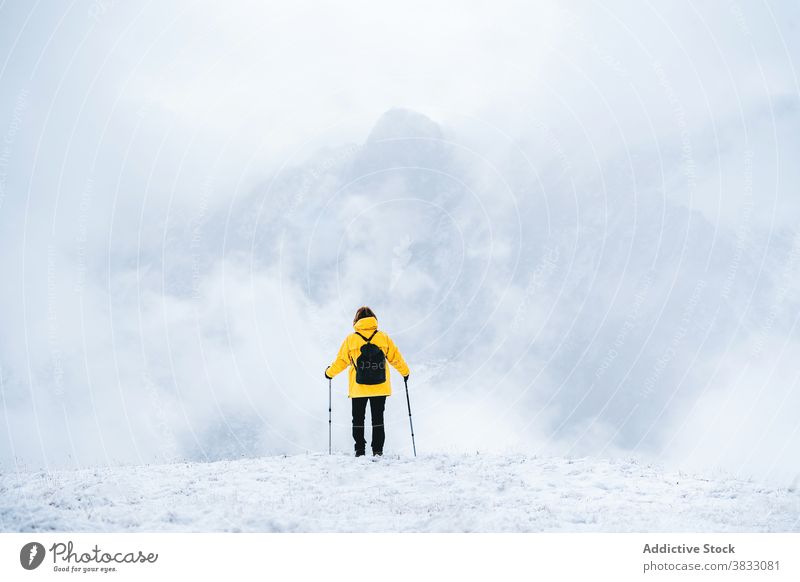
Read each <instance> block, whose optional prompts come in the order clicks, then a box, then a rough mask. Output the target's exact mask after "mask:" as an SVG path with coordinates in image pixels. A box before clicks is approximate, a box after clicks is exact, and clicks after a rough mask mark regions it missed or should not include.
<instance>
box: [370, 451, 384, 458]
mask: <svg viewBox="0 0 800 582" xmlns="http://www.w3.org/2000/svg"><path fill="white" fill-rule="evenodd" d="M372 456H373V457H382V456H383V451H372Z"/></svg>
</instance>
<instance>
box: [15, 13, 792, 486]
mask: <svg viewBox="0 0 800 582" xmlns="http://www.w3.org/2000/svg"><path fill="white" fill-rule="evenodd" d="M799 18H800V9H798V8H797V6H796V5H795V4H794V3H791V2H763V3H741V4H738V3H735V2H733V3H725V4H720V3H717V2H678V3H670V4H669V6H664V5H655V4H654V5H651V4H649V3H642V2H614V3H611V4H609V3H605V2H603V3H599V2H597V3H592V2H568V3H563V2H551V3H547V2H541V3H534V4H531V3H526V2H474V3H464V4H462V3H459V4H458V5H456V4H454V3H451V4H449V5H447V4H441V5H437V6H433V7H432V6H430V5H429V3H422V2H419V3H417V2H413V3H403V4H397V3H381V2H348V3H344V4H343V3H334V2H313V3H311V2H293V3H284V4H282V5H281V6H279V7H278V6H270V5H269V3H267V4H265V3H263V2H226V3H224V5H223V4H219V3H211V2H203V3H201V2H158V3H156V2H150V3H147V4H145V3H138V4H133V5H129V4H128V3H121V2H114V1H95V2H73V3H71V4H67V3H60V2H36V3H32V2H21V1H20V2H6V3H4V4H3V5H2V6H1V7H0V140H2V141H1V142H0V148H2V149H1V150H0V244H2V247H3V248H4V249H5V250H4V251H3V252H2V254H0V269H1V270H2V271H1V272H2V273H3V277H4V284H3V285H2V287H0V321H2V322H3V323H2V325H0V382H2V383H1V384H0V388H2V397H3V400H2V403H0V404H1V405H2V409H3V412H4V416H3V421H2V422H3V424H5V425H6V430H3V431H0V461H2V462H3V463H4V464H5V465H6V466H8V465H9V464H14V463H17V464H21V465H24V466H37V467H38V466H74V465H91V464H97V463H103V464H106V463H118V462H145V461H147V462H149V461H153V460H175V459H182V458H193V459H213V458H223V457H230V456H237V455H241V454H245V455H254V454H267V453H277V452H281V453H285V452H292V453H297V452H301V451H305V450H320V449H323V448H324V447H325V446H326V444H327V443H325V439H326V436H327V435H326V431H325V424H326V420H327V419H325V413H326V412H327V410H326V403H327V394H326V389H327V386H326V385H325V384H324V382H323V381H321V378H322V376H321V371H322V370H323V369H324V368H325V366H326V365H327V364H328V363H330V360H331V359H332V357H333V355H334V354H335V352H336V349H337V348H338V346H339V343H340V342H341V340H342V338H343V337H344V335H345V334H346V333H347V332H348V331H349V326H350V321H351V319H352V313H353V312H354V310H355V308H357V307H358V306H359V305H361V304H364V303H368V304H371V305H373V307H375V309H376V311H378V315H379V318H380V321H381V325H382V327H383V328H384V329H386V330H387V331H388V332H389V333H391V334H392V335H393V336H394V337H395V339H396V340H397V342H398V344H399V346H400V348H401V349H402V350H403V351H404V352H405V353H406V356H407V359H408V361H409V364H410V365H411V367H412V370H413V373H412V378H413V379H414V380H413V381H412V384H411V385H412V389H413V397H414V402H415V403H416V409H415V420H416V423H417V424H418V425H419V431H418V436H419V445H420V448H421V449H422V450H441V449H448V450H476V449H478V450H480V449H485V450H507V449H519V450H525V451H528V452H537V453H547V454H570V455H582V454H591V455H625V456H629V455H633V456H636V455H640V456H641V457H642V458H643V459H645V460H647V461H656V462H664V463H668V464H674V465H676V466H680V467H685V468H687V469H690V470H703V471H711V470H717V469H718V470H722V471H727V472H732V473H735V474H739V475H741V476H747V477H755V478H759V479H764V480H776V481H779V482H783V483H787V482H792V481H793V480H794V479H795V478H796V476H797V474H798V472H800V466H798V461H797V459H798V455H797V453H798V447H800V428H798V427H800V425H799V424H798V423H797V420H796V414H795V411H796V410H797V409H798V405H800V396H798V385H797V380H798V376H797V369H796V361H797V357H798V356H800V344H798V335H797V329H796V327H795V323H796V316H797V314H798V313H799V312H800V310H798V307H800V296H799V295H798V293H799V292H800V276H798V269H800V239H798V237H797V233H796V225H797V224H798V218H800V192H798V186H800V174H799V172H800V167H799V166H798V165H797V164H796V163H795V162H796V160H797V159H798V156H800V141H799V140H798V139H797V135H800V133H799V131H800V109H799V108H798V105H800V103H798V96H799V94H800V84H799V83H798V76H797V70H796V67H797V64H798V56H800V47H798V42H800V41H798V38H800V35H798V22H799V20H798V19H799ZM395 380H397V377H395ZM399 385H401V384H399ZM397 386H398V385H397V384H396V388H397ZM335 389H336V390H337V392H336V397H337V400H336V401H335V405H334V409H335V415H336V422H337V431H336V445H337V446H338V447H339V449H340V450H349V449H350V447H351V445H350V442H349V437H348V433H349V431H348V428H347V423H348V421H349V418H348V406H349V403H348V402H347V401H346V399H345V398H344V394H345V379H344V376H343V377H341V378H337V379H336V381H335ZM403 404H404V403H403V402H402V399H401V398H395V399H394V400H392V401H390V405H389V408H388V411H387V415H388V416H387V418H388V419H389V422H390V423H393V424H390V444H391V446H392V447H394V450H398V451H401V452H402V451H404V450H405V449H406V448H408V444H409V443H408V442H407V441H408V440H409V439H408V435H407V428H406V426H405V424H404V423H405V421H406V416H405V413H404V410H403ZM387 447H389V444H387Z"/></svg>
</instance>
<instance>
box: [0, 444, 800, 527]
mask: <svg viewBox="0 0 800 582" xmlns="http://www.w3.org/2000/svg"><path fill="white" fill-rule="evenodd" d="M0 529H2V530H3V531H112V532H114V531H126V532H127V531H258V532H309V531H341V532H372V531H392V532H450V531H458V532H473V531H476V532H482V531H491V532H494V531H507V532H536V531H570V532H573V531H578V532H581V531H697V532H700V531H759V532H760V531H782V532H788V531H800V492H797V491H791V490H787V489H770V488H765V487H763V486H759V485H757V484H755V483H750V482H745V481H741V480H733V479H725V480H708V479H704V478H699V477H696V476H687V475H683V474H678V473H670V472H664V471H662V470H660V469H659V468H657V467H652V466H645V465H641V464H639V463H635V462H631V461H607V460H598V459H574V460H568V459H560V458H530V457H528V458H526V457H518V456H501V455H483V454H474V455H452V454H448V455H446V454H437V455H423V456H420V457H418V458H416V459H414V458H409V457H399V456H387V457H383V458H379V459H372V458H359V459H356V458H353V457H350V456H345V455H341V454H338V455H333V456H328V455H325V454H309V455H297V456H288V457H284V456H279V457H267V458H258V459H243V460H236V461H220V462H215V463H180V464H174V465H150V466H125V467H109V468H96V469H89V470H79V471H59V472H50V473H45V472H36V473H14V472H12V473H9V472H5V473H3V474H2V475H0Z"/></svg>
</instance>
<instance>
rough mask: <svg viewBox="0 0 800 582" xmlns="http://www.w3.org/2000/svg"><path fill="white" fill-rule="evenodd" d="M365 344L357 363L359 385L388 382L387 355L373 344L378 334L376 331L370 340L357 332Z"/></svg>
mask: <svg viewBox="0 0 800 582" xmlns="http://www.w3.org/2000/svg"><path fill="white" fill-rule="evenodd" d="M356 333H357V334H358V336H359V337H360V338H361V339H363V340H364V341H365V342H367V343H365V344H364V345H363V346H361V355H360V356H358V359H357V360H356V362H355V368H356V383H357V384H366V385H374V384H383V383H384V382H386V355H385V354H384V353H383V350H382V349H380V348H379V347H378V346H376V345H375V344H373V343H371V342H372V338H374V337H375V334H376V333H378V330H377V329H376V330H375V331H374V332H372V335H371V336H369V338H365V337H364V336H363V335H361V334H360V333H358V332H356Z"/></svg>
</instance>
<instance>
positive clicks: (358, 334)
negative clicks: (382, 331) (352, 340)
mask: <svg viewBox="0 0 800 582" xmlns="http://www.w3.org/2000/svg"><path fill="white" fill-rule="evenodd" d="M376 333H378V330H377V329H376V330H375V331H373V332H372V335H371V336H369V338H366V337H364V336H363V335H361V334H360V333H358V332H356V335H357V336H358V337H360V338H361V339H363V340H364V341H365V342H367V343H369V342H371V341H372V338H374V337H375V334H376Z"/></svg>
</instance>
